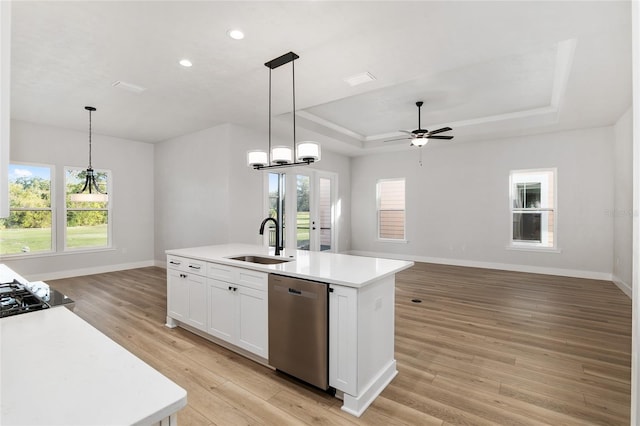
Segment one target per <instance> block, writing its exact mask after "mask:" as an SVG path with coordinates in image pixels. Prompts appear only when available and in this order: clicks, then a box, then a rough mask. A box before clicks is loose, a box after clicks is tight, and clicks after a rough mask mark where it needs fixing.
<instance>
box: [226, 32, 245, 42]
mask: <svg viewBox="0 0 640 426" xmlns="http://www.w3.org/2000/svg"><path fill="white" fill-rule="evenodd" d="M227 35H228V36H229V37H231V38H232V39H234V40H242V39H243V38H244V33H243V32H242V31H240V30H229V31H227Z"/></svg>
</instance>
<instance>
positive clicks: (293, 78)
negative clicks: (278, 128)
mask: <svg viewBox="0 0 640 426" xmlns="http://www.w3.org/2000/svg"><path fill="white" fill-rule="evenodd" d="M291 85H292V86H293V161H294V162H295V161H298V153H297V148H296V60H295V59H294V60H293V61H291Z"/></svg>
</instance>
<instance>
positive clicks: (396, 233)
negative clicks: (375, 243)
mask: <svg viewBox="0 0 640 426" xmlns="http://www.w3.org/2000/svg"><path fill="white" fill-rule="evenodd" d="M404 196H405V192H404V179H383V180H379V181H378V184H377V204H378V206H377V209H378V238H379V239H383V240H401V241H404V239H405V209H404V205H405V200H404Z"/></svg>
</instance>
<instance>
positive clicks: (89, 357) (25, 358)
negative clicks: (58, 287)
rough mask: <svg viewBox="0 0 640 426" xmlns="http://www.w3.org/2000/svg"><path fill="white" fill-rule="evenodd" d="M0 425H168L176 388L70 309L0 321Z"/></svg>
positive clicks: (183, 399)
mask: <svg viewBox="0 0 640 426" xmlns="http://www.w3.org/2000/svg"><path fill="white" fill-rule="evenodd" d="M0 336H1V342H2V345H1V346H2V348H1V354H0V355H1V364H0V372H1V373H0V382H1V389H0V392H1V396H2V397H1V399H0V400H1V408H0V424H3V425H7V426H9V425H11V426H18V425H48V426H53V425H65V426H73V425H77V426H80V425H82V426H88V425H154V426H155V425H158V426H165V425H167V426H168V425H176V424H177V416H176V413H177V411H178V410H180V409H181V408H183V407H184V406H186V403H187V394H186V391H185V390H184V389H182V388H181V387H179V386H178V385H176V384H175V383H173V382H172V381H170V380H169V379H167V378H166V377H164V376H163V375H162V374H160V373H159V372H158V371H156V370H154V369H153V368H152V367H150V366H149V365H147V364H146V363H144V362H143V361H142V360H140V359H139V358H137V357H135V356H134V355H133V354H131V353H130V352H128V351H127V350H125V349H124V348H123V347H121V346H120V345H118V344H117V343H115V342H113V341H112V340H111V339H109V338H108V337H107V336H105V335H104V334H102V333H101V332H100V331H98V330H97V329H95V328H94V327H92V326H91V325H90V324H88V323H87V322H85V321H84V320H83V319H81V318H80V317H78V316H77V315H76V314H74V313H73V312H71V311H70V310H68V309H66V308H63V307H56V308H50V309H44V310H41V311H37V312H31V313H25V314H21V315H15V316H11V317H6V318H3V319H2V320H0Z"/></svg>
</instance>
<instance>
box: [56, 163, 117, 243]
mask: <svg viewBox="0 0 640 426" xmlns="http://www.w3.org/2000/svg"><path fill="white" fill-rule="evenodd" d="M95 175H96V182H97V183H98V186H99V187H100V191H102V192H107V193H109V200H111V194H110V192H111V191H110V190H108V188H110V186H111V185H110V180H111V172H109V171H107V170H96V172H95ZM85 176H86V170H85V169H79V168H73V167H65V191H66V197H65V202H66V216H67V219H66V233H65V249H86V248H105V247H110V246H111V238H110V236H111V232H110V225H109V218H110V216H111V207H110V205H111V202H110V201H107V202H73V201H69V195H71V194H73V193H75V192H79V191H80V190H81V189H82V187H83V186H84V182H85Z"/></svg>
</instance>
